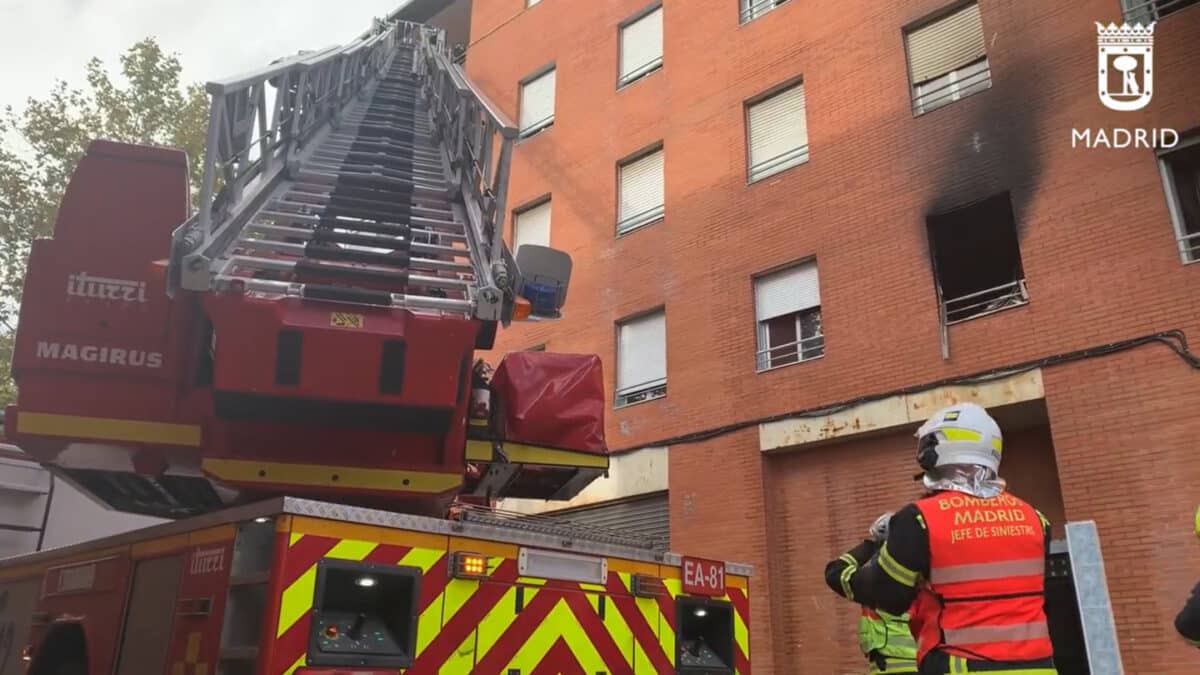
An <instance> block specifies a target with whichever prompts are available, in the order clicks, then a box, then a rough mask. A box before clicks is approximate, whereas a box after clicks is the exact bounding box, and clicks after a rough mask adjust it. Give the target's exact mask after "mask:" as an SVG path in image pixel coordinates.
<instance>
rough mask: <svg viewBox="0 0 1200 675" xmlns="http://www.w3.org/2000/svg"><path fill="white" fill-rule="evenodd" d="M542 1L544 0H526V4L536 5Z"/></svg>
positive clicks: (529, 5)
mask: <svg viewBox="0 0 1200 675" xmlns="http://www.w3.org/2000/svg"><path fill="white" fill-rule="evenodd" d="M541 1H542V0H525V6H526V7H533V6H534V5H536V4H538V3H539V2H541Z"/></svg>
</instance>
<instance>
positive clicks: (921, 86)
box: [904, 3, 992, 115]
mask: <svg viewBox="0 0 1200 675" xmlns="http://www.w3.org/2000/svg"><path fill="white" fill-rule="evenodd" d="M904 42H905V48H906V50H907V51H908V76H909V83H910V86H911V87H912V99H913V113H914V114H917V115H921V114H923V113H927V112H929V111H931V110H936V109H938V108H940V107H942V106H944V105H947V104H949V103H953V102H954V101H957V100H959V99H962V98H966V97H967V96H970V95H972V94H976V93H979V92H981V91H984V90H985V89H987V88H989V87H991V86H992V71H991V68H990V67H989V66H988V58H987V41H986V40H985V39H984V35H983V21H982V19H981V18H980V14H979V5H978V4H976V3H971V4H969V5H966V6H963V7H958V8H957V9H955V10H954V11H952V12H950V13H949V14H942V15H940V16H939V17H937V18H935V19H933V20H932V21H927V22H925V23H923V24H920V25H918V26H916V27H915V28H912V29H910V30H908V31H906V32H905V36H904Z"/></svg>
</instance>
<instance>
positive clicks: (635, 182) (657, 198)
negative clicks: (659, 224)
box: [617, 148, 665, 234]
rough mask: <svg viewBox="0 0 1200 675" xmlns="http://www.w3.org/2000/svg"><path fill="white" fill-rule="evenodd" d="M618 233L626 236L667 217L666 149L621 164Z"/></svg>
mask: <svg viewBox="0 0 1200 675" xmlns="http://www.w3.org/2000/svg"><path fill="white" fill-rule="evenodd" d="M617 173H618V174H619V181H618V182H619V183H620V185H619V191H620V194H619V195H618V201H619V204H620V206H619V208H618V211H617V234H624V233H626V232H629V231H631V230H635V229H637V228H639V227H641V226H643V225H648V224H650V223H652V222H654V221H656V220H659V219H661V218H662V217H663V214H664V213H665V209H664V206H663V203H664V201H665V198H664V194H663V150H662V148H659V149H657V150H654V151H653V152H650V153H648V154H645V155H642V156H641V157H638V158H636V159H633V160H631V161H628V162H625V163H624V164H621V165H620V166H619V167H618V169H617Z"/></svg>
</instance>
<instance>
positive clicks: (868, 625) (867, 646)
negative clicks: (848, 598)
mask: <svg viewBox="0 0 1200 675" xmlns="http://www.w3.org/2000/svg"><path fill="white" fill-rule="evenodd" d="M858 646H859V648H860V649H862V653H863V654H865V655H867V656H870V654H871V653H872V652H875V653H878V654H880V655H882V656H886V657H889V658H892V659H902V660H906V661H916V659H917V641H916V640H915V639H913V636H912V632H911V631H910V629H909V627H908V614H907V613H905V614H901V615H900V616H896V615H894V614H888V613H887V612H880V611H874V610H871V609H869V608H867V607H863V608H862V616H861V617H860V618H859V620H858Z"/></svg>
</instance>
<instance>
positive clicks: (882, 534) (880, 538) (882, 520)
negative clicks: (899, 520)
mask: <svg viewBox="0 0 1200 675" xmlns="http://www.w3.org/2000/svg"><path fill="white" fill-rule="evenodd" d="M891 519H892V512H891V511H888V512H887V513H885V514H883V515H882V516H879V517H878V518H876V519H875V522H874V523H872V524H871V529H869V530H867V533H868V534H869V535H870V537H871V539H872V540H874V541H877V542H879V543H881V544H882V543H883V542H885V541H887V535H888V521H890V520H891Z"/></svg>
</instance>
